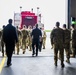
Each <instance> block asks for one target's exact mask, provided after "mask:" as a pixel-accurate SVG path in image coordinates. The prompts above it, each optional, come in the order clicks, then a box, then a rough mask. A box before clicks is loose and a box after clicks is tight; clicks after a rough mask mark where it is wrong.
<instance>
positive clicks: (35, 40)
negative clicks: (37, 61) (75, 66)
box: [31, 24, 42, 56]
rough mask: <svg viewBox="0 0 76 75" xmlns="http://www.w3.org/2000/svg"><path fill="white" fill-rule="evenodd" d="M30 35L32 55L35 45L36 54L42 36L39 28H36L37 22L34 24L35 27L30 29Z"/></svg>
mask: <svg viewBox="0 0 76 75" xmlns="http://www.w3.org/2000/svg"><path fill="white" fill-rule="evenodd" d="M31 37H32V49H33V53H32V56H34V54H35V46H36V56H38V47H39V42H40V39H41V37H42V33H41V30H40V29H39V28H38V24H36V28H35V29H33V30H32V33H31Z"/></svg>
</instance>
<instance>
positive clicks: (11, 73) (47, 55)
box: [0, 37, 76, 75]
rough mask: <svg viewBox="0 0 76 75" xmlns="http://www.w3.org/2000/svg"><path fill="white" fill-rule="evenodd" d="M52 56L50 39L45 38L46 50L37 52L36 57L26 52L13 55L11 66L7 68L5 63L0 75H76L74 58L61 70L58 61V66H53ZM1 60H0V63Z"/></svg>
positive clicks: (75, 59) (75, 60)
mask: <svg viewBox="0 0 76 75" xmlns="http://www.w3.org/2000/svg"><path fill="white" fill-rule="evenodd" d="M53 56H54V54H53V49H52V50H51V46H50V39H49V37H47V42H46V49H45V50H43V49H42V52H39V55H38V57H32V52H30V51H28V50H27V51H26V54H24V55H23V54H22V52H20V55H16V54H15V55H13V58H12V66H11V67H9V68H7V67H5V66H6V62H5V64H4V67H3V69H2V72H1V74H0V75H76V58H71V59H70V61H71V63H70V64H68V63H66V62H65V60H66V57H65V59H64V64H65V67H64V68H63V69H62V68H61V65H60V60H58V66H57V67H55V66H54V57H53ZM1 59H2V58H0V61H1Z"/></svg>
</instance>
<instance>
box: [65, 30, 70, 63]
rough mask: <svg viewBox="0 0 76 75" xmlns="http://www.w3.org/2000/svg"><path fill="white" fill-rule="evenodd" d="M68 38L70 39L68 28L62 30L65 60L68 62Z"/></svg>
mask: <svg viewBox="0 0 76 75" xmlns="http://www.w3.org/2000/svg"><path fill="white" fill-rule="evenodd" d="M70 39H71V32H70V30H68V29H65V30H64V49H65V52H66V57H67V60H66V62H68V63H70V60H69V59H70Z"/></svg>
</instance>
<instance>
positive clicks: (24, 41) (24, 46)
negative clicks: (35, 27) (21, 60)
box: [21, 25, 28, 54]
mask: <svg viewBox="0 0 76 75" xmlns="http://www.w3.org/2000/svg"><path fill="white" fill-rule="evenodd" d="M21 33H22V50H23V54H24V53H25V51H26V43H27V36H28V31H27V30H26V26H25V25H24V26H23V29H22V30H21Z"/></svg>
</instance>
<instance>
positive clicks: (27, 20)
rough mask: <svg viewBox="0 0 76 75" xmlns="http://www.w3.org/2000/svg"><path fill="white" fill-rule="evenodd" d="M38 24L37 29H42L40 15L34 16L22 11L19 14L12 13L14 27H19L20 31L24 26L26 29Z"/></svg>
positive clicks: (29, 12)
mask: <svg viewBox="0 0 76 75" xmlns="http://www.w3.org/2000/svg"><path fill="white" fill-rule="evenodd" d="M36 23H38V24H39V28H44V25H43V24H42V23H41V14H39V15H36V14H35V13H33V12H31V11H22V12H21V13H14V25H15V26H19V28H20V29H22V28H23V26H24V25H25V26H26V27H27V28H28V26H30V25H31V26H32V28H33V27H34V26H35V24H36Z"/></svg>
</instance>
